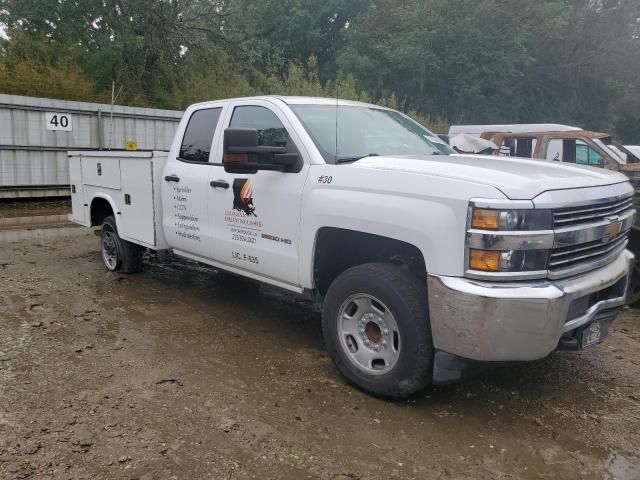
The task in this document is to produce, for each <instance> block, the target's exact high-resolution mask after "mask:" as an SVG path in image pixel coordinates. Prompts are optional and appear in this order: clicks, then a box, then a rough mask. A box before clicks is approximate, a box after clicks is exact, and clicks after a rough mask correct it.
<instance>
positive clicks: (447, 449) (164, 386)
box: [0, 232, 640, 480]
mask: <svg viewBox="0 0 640 480" xmlns="http://www.w3.org/2000/svg"><path fill="white" fill-rule="evenodd" d="M5 233H6V232H5ZM3 238H4V240H2V239H3ZM16 238H17V237H16V236H6V235H5V236H4V237H3V234H2V232H0V306H1V310H0V311H1V312H2V313H1V314H0V318H1V321H0V478H2V479H5V478H6V479H11V478H56V479H58V478H60V479H63V478H64V479H80V478H87V479H89V478H91V479H96V478H99V479H103V478H105V479H107V478H108V479H117V478H118V479H119V478H125V479H155V478H158V479H164V478H167V479H206V478H213V479H244V478H257V479H267V478H268V479H271V478H279V479H296V480H297V479H305V478H312V479H378V478H384V479H404V478H418V479H431V478H452V479H491V480H495V479H514V478H517V479H520V478H522V479H533V478H536V479H537V478H563V479H572V478H586V479H603V478H619V479H626V480H629V479H639V478H640V457H639V456H638V455H640V454H639V452H640V356H639V355H638V353H639V352H640V343H639V342H640V327H639V325H638V319H639V318H640V314H639V313H636V312H634V311H633V310H627V311H625V312H624V314H623V315H622V317H621V318H620V319H619V320H618V321H617V322H616V324H615V328H614V331H613V333H612V334H611V336H610V337H609V338H608V339H607V340H606V342H605V343H603V344H601V345H599V346H597V347H595V348H593V349H591V350H587V351H584V352H581V353H568V352H565V353H556V354H553V355H551V356H550V357H549V358H547V359H545V360H542V361H540V362H536V363H531V364H526V365H518V366H509V367H504V366H503V367H491V368H490V369H488V370H487V371H486V372H484V373H481V374H477V375H476V376H474V377H473V378H470V379H467V380H465V381H462V382H460V383H457V384H454V385H448V386H439V387H431V388H429V389H428V390H426V391H424V392H423V393H421V394H418V395H416V396H415V397H413V398H411V399H409V400H407V401H404V402H400V403H392V402H385V401H381V400H377V399H374V398H371V397H369V396H367V395H365V394H363V393H361V392H359V391H358V390H355V389H354V388H353V387H351V386H349V385H347V384H346V383H345V382H344V380H343V379H342V377H341V376H340V375H339V374H338V373H337V372H336V371H335V369H334V368H333V366H332V364H331V361H330V359H329V358H328V357H327V356H326V354H325V352H324V350H323V346H322V338H321V328H320V314H319V310H318V308H317V307H316V306H315V305H314V304H312V303H309V302H306V301H303V300H300V299H298V298H296V297H293V296H290V295H288V294H286V293H282V292H281V291H278V290H275V289H272V288H268V287H264V286H259V285H257V284H255V283H252V282H250V281H247V280H242V279H239V278H235V277H233V276H230V275H227V274H223V273H219V272H216V271H215V270H213V269H210V268H205V267H202V266H198V265H196V264H193V263H189V262H186V261H182V260H180V259H177V258H175V257H173V256H171V255H168V254H161V255H149V256H148V257H147V258H146V259H145V271H144V272H143V273H142V274H138V275H133V276H124V275H119V274H112V273H108V272H107V271H106V270H105V269H104V267H103V265H102V263H101V259H100V255H99V251H98V239H97V238H96V237H95V236H94V235H93V234H91V233H89V234H86V235H84V234H80V235H78V234H76V235H73V236H68V237H67V236H62V237H60V238H55V237H52V236H50V235H49V236H46V235H45V236H42V235H37V234H36V233H33V234H32V235H30V234H25V235H22V236H21V237H20V240H19V241H12V240H15V239H16Z"/></svg>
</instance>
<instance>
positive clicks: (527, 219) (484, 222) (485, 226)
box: [471, 208, 553, 231]
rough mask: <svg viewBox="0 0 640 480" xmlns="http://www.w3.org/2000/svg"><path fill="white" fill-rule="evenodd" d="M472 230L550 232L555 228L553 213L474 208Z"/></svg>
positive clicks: (534, 210)
mask: <svg viewBox="0 0 640 480" xmlns="http://www.w3.org/2000/svg"><path fill="white" fill-rule="evenodd" d="M471 228H477V229H479V230H505V231H514V230H524V231H531V230H549V229H551V228H553V212H552V211H551V210H538V209H530V210H524V209H518V210H514V209H509V210H497V209H490V208H473V209H472V212H471Z"/></svg>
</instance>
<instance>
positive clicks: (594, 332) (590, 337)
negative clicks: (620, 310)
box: [578, 312, 617, 349]
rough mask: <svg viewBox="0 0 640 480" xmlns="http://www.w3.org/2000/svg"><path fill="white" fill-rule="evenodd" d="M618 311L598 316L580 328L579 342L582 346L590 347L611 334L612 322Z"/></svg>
mask: <svg viewBox="0 0 640 480" xmlns="http://www.w3.org/2000/svg"><path fill="white" fill-rule="evenodd" d="M616 316H617V312H615V313H607V314H605V315H598V316H596V317H595V318H594V319H593V320H592V321H591V322H590V323H587V324H586V325H584V326H583V327H581V328H580V330H579V332H578V342H579V345H580V348H581V349H583V348H588V347H591V346H593V345H596V344H598V343H600V342H601V341H602V340H604V339H605V338H607V336H608V335H609V329H610V328H611V324H612V323H613V321H614V320H615V318H616Z"/></svg>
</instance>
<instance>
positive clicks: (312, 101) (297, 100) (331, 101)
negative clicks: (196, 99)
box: [192, 95, 391, 110]
mask: <svg viewBox="0 0 640 480" xmlns="http://www.w3.org/2000/svg"><path fill="white" fill-rule="evenodd" d="M274 98H275V99H278V100H280V101H282V102H284V103H286V104H287V105H336V99H335V98H329V97H302V96H286V95H261V96H255V97H236V98H225V99H220V100H211V101H207V102H200V103H196V104H194V105H192V106H201V105H207V104H210V103H213V102H216V103H220V102H222V103H224V102H233V101H238V100H273V99H274ZM337 103H338V105H339V106H341V107H368V108H379V109H381V110H391V109H389V108H387V107H382V106H380V105H373V104H370V103H364V102H357V101H355V100H344V99H337Z"/></svg>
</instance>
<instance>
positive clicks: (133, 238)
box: [69, 97, 635, 398]
mask: <svg viewBox="0 0 640 480" xmlns="http://www.w3.org/2000/svg"><path fill="white" fill-rule="evenodd" d="M69 162H70V172H71V189H72V204H73V211H72V214H71V217H72V219H73V220H74V221H75V222H77V223H80V224H82V225H84V226H86V227H97V226H100V227H101V229H102V232H101V250H102V257H103V259H104V263H105V265H106V267H107V268H108V269H109V270H121V271H123V272H125V273H133V272H138V271H140V270H141V268H142V253H143V250H144V249H145V248H147V249H170V250H172V251H173V252H174V253H175V254H176V255H180V256H183V257H186V258H189V259H192V260H196V261H198V262H202V263H205V264H209V265H212V266H214V267H217V268H219V269H223V270H227V271H229V272H233V273H235V274H239V275H244V276H246V277H250V278H253V279H256V280H259V281H262V282H265V283H268V284H271V285H275V286H277V287H281V288H284V289H287V290H290V291H293V292H297V293H300V294H303V293H307V294H313V295H314V296H315V297H316V298H318V299H319V300H320V301H321V302H322V307H323V319H322V322H323V333H324V339H325V343H326V346H327V349H328V351H329V353H330V355H331V356H332V358H333V360H334V361H335V364H336V365H337V367H338V369H339V370H340V371H341V372H342V373H343V374H344V375H345V377H346V378H347V379H348V380H349V381H351V382H352V383H353V384H355V385H356V386H358V387H359V388H361V389H363V390H365V391H367V392H370V393H372V394H375V395H379V396H382V397H387V398H400V397H404V396H407V395H410V394H412V393H413V392H415V391H417V390H419V389H422V388H423V387H425V386H426V385H428V384H429V383H431V382H432V381H446V380H451V379H453V378H455V377H456V376H457V375H459V373H460V372H459V370H460V369H461V365H463V364H464V363H465V361H466V360H477V361H498V362H502V361H527V360H535V359H539V358H543V357H545V356H547V355H548V354H549V353H551V352H553V351H554V350H557V349H564V350H578V349H582V348H585V347H588V346H591V345H593V344H596V343H598V342H599V341H601V340H602V339H603V338H604V337H605V336H606V335H607V332H608V330H609V327H610V326H611V323H612V322H613V320H614V319H615V317H616V315H617V313H618V311H619V309H620V308H621V307H622V306H623V305H624V301H625V294H626V289H627V283H628V273H629V267H630V263H631V261H632V258H633V256H632V255H631V254H630V253H629V252H628V251H627V250H625V247H626V245H627V235H628V232H629V229H630V228H631V226H632V225H633V223H634V215H635V210H634V209H633V206H632V195H633V193H634V191H633V188H632V187H631V186H630V184H629V182H628V181H627V178H626V177H625V176H624V175H622V174H620V173H616V172H611V171H608V170H603V169H595V168H591V167H583V166H578V165H565V164H558V163H547V162H542V161H540V160H525V159H514V158H500V157H491V156H480V155H478V156H463V155H455V154H454V152H453V151H452V150H451V149H450V148H449V147H448V146H447V145H445V144H443V143H442V142H441V141H440V140H439V139H438V137H436V136H435V135H433V134H432V133H431V132H429V131H428V130H426V129H424V128H423V127H422V126H420V125H419V124H417V123H416V122H414V121H413V120H411V119H410V118H408V117H406V116H405V115H403V114H401V113H399V112H396V111H393V110H390V109H387V108H381V107H378V106H374V105H368V104H363V103H357V102H350V101H339V102H336V100H335V99H334V100H330V99H320V98H305V97H256V98H240V99H230V100H222V101H215V102H207V103H201V104H197V105H193V106H191V107H189V108H188V109H187V110H186V112H185V114H184V117H183V119H182V121H181V123H180V126H179V127H178V130H177V133H176V137H175V139H174V141H173V145H172V147H171V150H170V151H169V152H168V153H167V152H131V153H129V152H86V151H85V152H70V154H69Z"/></svg>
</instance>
